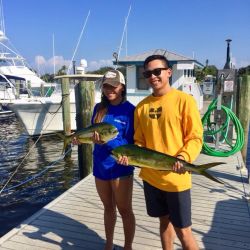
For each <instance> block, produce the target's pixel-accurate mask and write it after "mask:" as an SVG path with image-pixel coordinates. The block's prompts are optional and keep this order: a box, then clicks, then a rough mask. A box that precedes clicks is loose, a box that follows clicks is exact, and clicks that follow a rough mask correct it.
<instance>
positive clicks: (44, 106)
mask: <svg viewBox="0 0 250 250" xmlns="http://www.w3.org/2000/svg"><path fill="white" fill-rule="evenodd" d="M69 77H75V78H84V79H88V81H90V80H91V79H92V81H94V82H95V86H96V91H95V103H97V102H99V101H100V97H101V96H100V95H101V93H100V86H99V82H100V81H96V80H97V79H100V78H101V77H102V75H93V74H80V75H71V76H70V75H69ZM69 84H70V87H69V93H70V95H69V100H70V117H71V118H70V119H71V129H72V130H76V108H75V85H76V82H75V80H72V81H70V82H69ZM8 108H9V109H10V110H12V111H13V112H14V113H15V114H16V116H17V117H18V119H19V120H20V121H21V123H22V124H23V126H24V128H25V130H26V132H27V134H28V135H30V136H39V135H41V134H43V135H44V134H51V133H56V132H58V131H63V114H62V91H61V84H60V83H59V82H58V83H57V85H56V87H55V90H54V91H53V93H52V94H51V96H49V97H35V96H33V97H31V98H20V99H15V100H12V101H11V102H10V103H8Z"/></svg>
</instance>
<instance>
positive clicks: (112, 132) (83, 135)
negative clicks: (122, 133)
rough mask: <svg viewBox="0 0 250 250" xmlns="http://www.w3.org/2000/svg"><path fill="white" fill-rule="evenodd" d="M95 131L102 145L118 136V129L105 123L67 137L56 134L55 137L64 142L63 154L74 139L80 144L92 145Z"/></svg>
mask: <svg viewBox="0 0 250 250" xmlns="http://www.w3.org/2000/svg"><path fill="white" fill-rule="evenodd" d="M95 131H96V132H97V133H98V134H99V135H100V139H101V140H102V141H103V143H106V142H108V141H110V140H112V139H114V138H115V137H116V136H117V135H118V129H117V128H116V127H115V126H114V125H112V124H110V123H107V122H100V123H95V124H93V125H91V126H88V127H86V128H83V129H81V130H79V131H76V132H75V133H73V134H71V135H68V136H67V135H62V134H59V133H58V134H57V135H58V136H60V137H61V138H62V139H63V140H64V146H63V152H64V150H65V148H66V147H67V145H69V144H70V143H71V141H72V140H73V138H76V140H77V141H79V143H80V144H82V143H93V141H92V138H93V133H94V132H95Z"/></svg>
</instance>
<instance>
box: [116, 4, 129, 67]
mask: <svg viewBox="0 0 250 250" xmlns="http://www.w3.org/2000/svg"><path fill="white" fill-rule="evenodd" d="M130 11H131V5H130V6H129V10H128V15H127V16H126V18H125V23H124V27H123V32H122V38H121V42H120V46H119V49H118V53H117V59H116V62H118V61H119V58H120V54H121V49H122V44H123V39H124V35H125V32H126V39H127V24H128V18H129V14H130ZM126 43H127V40H126ZM126 53H127V44H126ZM116 67H117V65H116Z"/></svg>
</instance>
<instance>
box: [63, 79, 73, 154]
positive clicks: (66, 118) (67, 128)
mask: <svg viewBox="0 0 250 250" xmlns="http://www.w3.org/2000/svg"><path fill="white" fill-rule="evenodd" d="M61 88H62V117H63V130H64V134H65V135H70V134H71V120H70V93H69V78H66V77H65V78H62V85H61ZM70 146H71V145H68V146H67V147H66V149H65V152H66V151H68V150H69V149H70ZM70 156H71V154H68V155H67V157H70Z"/></svg>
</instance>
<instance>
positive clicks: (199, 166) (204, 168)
mask: <svg viewBox="0 0 250 250" xmlns="http://www.w3.org/2000/svg"><path fill="white" fill-rule="evenodd" d="M221 164H226V163H225V162H211V163H206V164H202V165H197V168H198V169H200V170H206V169H209V168H212V167H215V166H217V165H221Z"/></svg>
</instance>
